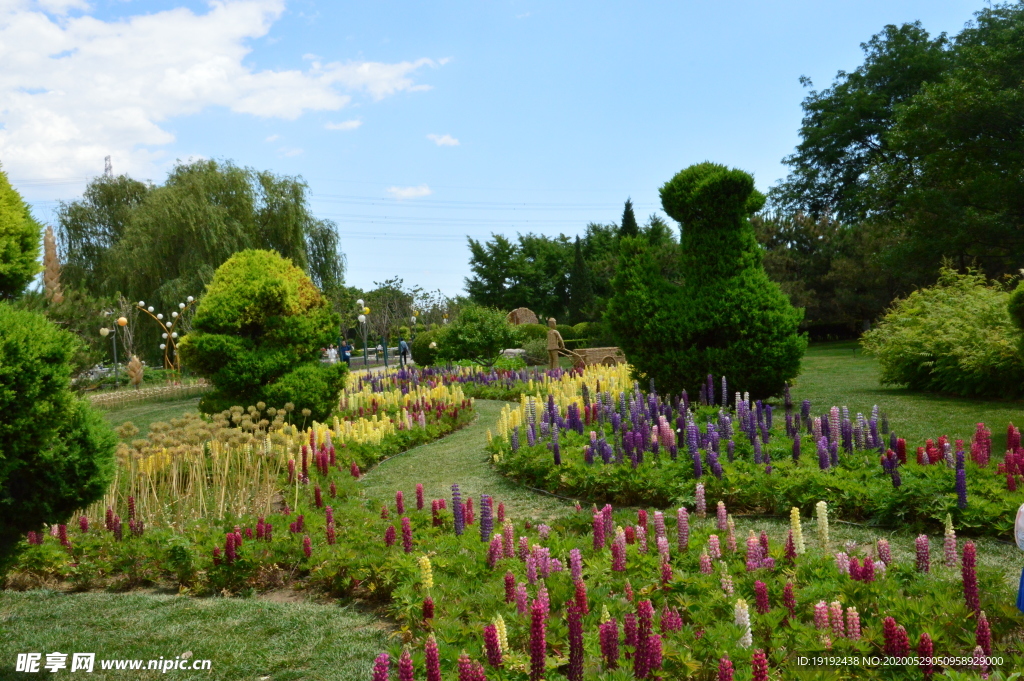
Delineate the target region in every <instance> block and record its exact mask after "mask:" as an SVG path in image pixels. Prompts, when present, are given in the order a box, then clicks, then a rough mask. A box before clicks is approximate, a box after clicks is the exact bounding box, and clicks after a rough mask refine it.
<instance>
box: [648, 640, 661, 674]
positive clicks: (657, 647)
mask: <svg viewBox="0 0 1024 681" xmlns="http://www.w3.org/2000/svg"><path fill="white" fill-rule="evenodd" d="M646 648H647V669H648V672H647V673H648V675H650V673H651V672H653V671H655V670H656V669H661V662H662V655H661V636H659V635H658V634H651V635H650V636H648V637H647V644H646Z"/></svg>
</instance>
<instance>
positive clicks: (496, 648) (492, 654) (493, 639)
mask: <svg viewBox="0 0 1024 681" xmlns="http://www.w3.org/2000/svg"><path fill="white" fill-rule="evenodd" d="M484 651H485V652H486V653H487V663H488V664H489V665H491V666H492V667H500V666H501V644H500V643H499V642H498V628H497V627H496V626H494V625H493V624H488V625H486V626H485V627H484Z"/></svg>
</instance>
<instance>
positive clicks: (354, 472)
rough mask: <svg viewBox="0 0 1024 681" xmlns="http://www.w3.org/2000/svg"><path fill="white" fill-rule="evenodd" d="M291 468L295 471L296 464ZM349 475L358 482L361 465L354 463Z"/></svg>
mask: <svg viewBox="0 0 1024 681" xmlns="http://www.w3.org/2000/svg"><path fill="white" fill-rule="evenodd" d="M290 468H291V469H292V470H294V468H295V463H294V462H293V463H292V464H291V466H290ZM349 473H351V474H352V477H353V478H355V479H356V480H358V479H359V476H360V475H362V473H360V472H359V464H357V463H356V462H355V461H353V462H352V466H351V468H349Z"/></svg>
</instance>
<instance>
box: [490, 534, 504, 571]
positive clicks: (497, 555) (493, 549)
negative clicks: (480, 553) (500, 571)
mask: <svg viewBox="0 0 1024 681" xmlns="http://www.w3.org/2000/svg"><path fill="white" fill-rule="evenodd" d="M502 555H503V554H502V550H501V535H500V534H496V535H494V536H493V537H491V543H490V545H489V546H488V547H487V567H489V568H491V569H492V570H493V569H494V568H495V567H497V565H498V561H499V560H501V557H502Z"/></svg>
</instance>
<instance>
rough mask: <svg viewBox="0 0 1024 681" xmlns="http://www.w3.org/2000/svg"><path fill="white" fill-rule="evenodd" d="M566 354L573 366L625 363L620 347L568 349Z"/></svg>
mask: <svg viewBox="0 0 1024 681" xmlns="http://www.w3.org/2000/svg"><path fill="white" fill-rule="evenodd" d="M566 354H567V355H568V356H569V357H571V358H572V362H573V366H576V367H587V366H595V365H598V364H603V365H605V366H615V365H617V364H625V363H626V356H625V355H624V354H622V349H621V348H580V349H578V350H568V351H566Z"/></svg>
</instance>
